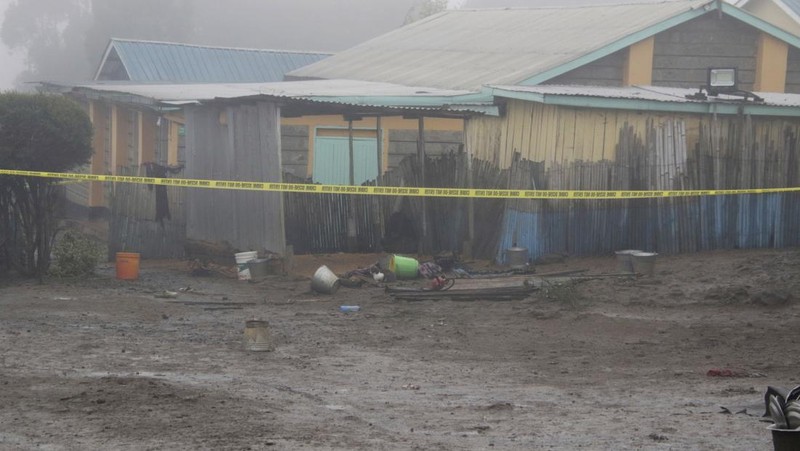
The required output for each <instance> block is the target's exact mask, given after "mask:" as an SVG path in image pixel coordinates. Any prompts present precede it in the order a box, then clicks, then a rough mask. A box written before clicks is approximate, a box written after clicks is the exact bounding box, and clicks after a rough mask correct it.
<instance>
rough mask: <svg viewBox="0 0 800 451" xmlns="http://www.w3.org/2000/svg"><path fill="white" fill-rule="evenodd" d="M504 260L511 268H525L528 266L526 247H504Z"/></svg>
mask: <svg viewBox="0 0 800 451" xmlns="http://www.w3.org/2000/svg"><path fill="white" fill-rule="evenodd" d="M506 262H507V263H508V266H510V267H511V269H525V268H527V267H528V248H526V247H516V246H515V247H512V248H509V249H506Z"/></svg>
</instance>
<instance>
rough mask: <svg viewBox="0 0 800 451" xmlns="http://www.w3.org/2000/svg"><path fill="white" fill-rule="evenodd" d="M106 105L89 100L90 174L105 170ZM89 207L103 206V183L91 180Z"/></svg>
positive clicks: (100, 172)
mask: <svg viewBox="0 0 800 451" xmlns="http://www.w3.org/2000/svg"><path fill="white" fill-rule="evenodd" d="M107 109H108V106H107V105H105V104H103V103H100V102H94V101H93V102H91V104H90V107H89V118H90V119H91V121H92V126H93V127H94V135H93V137H92V149H93V152H92V159H91V161H90V163H89V165H90V167H91V171H92V174H102V173H103V172H104V171H105V149H104V147H105V143H106V139H107V136H106V127H107V126H108V124H107V118H108V111H107ZM88 206H89V207H103V206H105V192H104V187H103V183H100V182H91V184H90V186H89V205H88Z"/></svg>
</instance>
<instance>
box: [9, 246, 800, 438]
mask: <svg viewBox="0 0 800 451" xmlns="http://www.w3.org/2000/svg"><path fill="white" fill-rule="evenodd" d="M375 260H377V257H376V256H373V255H367V256H352V255H350V256H343V255H332V256H316V257H298V258H297V259H296V261H295V264H294V268H293V270H292V274H290V275H289V276H274V277H270V278H268V280H266V281H264V282H261V283H257V284H253V283H247V282H240V281H237V280H234V279H228V278H225V277H222V276H212V277H192V276H191V275H189V272H188V271H187V269H186V266H185V263H184V262H151V261H144V262H142V265H141V277H140V279H139V280H138V281H134V282H124V281H118V280H116V279H115V278H114V267H113V265H104V266H103V267H101V268H100V269H99V270H98V274H97V275H96V276H95V277H90V278H86V279H82V280H72V281H58V280H46V281H45V283H44V284H38V283H35V282H28V281H20V280H9V279H6V280H2V281H0V298H1V299H0V352H1V354H0V449H46V450H48V449H49V450H60V449H81V450H83V449H122V450H126V449H130V450H133V449H136V450H138V449H172V450H182V449H186V450H194V449H362V450H375V449H424V450H431V449H434V450H435V449H445V450H451V449H452V450H455V449H526V450H527V449H576V448H585V449H615V450H624V449H656V450H659V449H663V450H667V449H676V450H678V449H680V450H685V449H698V450H714V449H719V450H760V449H763V450H767V449H771V447H772V442H771V437H770V434H769V432H768V431H767V430H766V426H767V425H768V424H769V423H766V422H763V419H762V418H760V415H761V413H763V407H762V404H761V403H762V396H763V391H764V389H765V388H766V387H767V386H768V385H778V386H793V385H795V384H798V383H800V373H799V372H798V364H797V349H798V339H800V334H799V333H798V325H800V306H799V304H800V303H798V293H800V250H797V249H792V250H778V251H772V250H755V251H724V252H713V253H702V254H696V255H682V256H673V257H660V258H659V260H658V263H657V268H656V274H655V276H654V277H639V278H634V279H631V278H619V277H604V278H600V279H594V280H587V281H583V282H581V283H578V284H576V285H566V286H564V287H558V288H555V289H553V288H551V289H544V290H540V291H539V292H537V293H536V294H534V295H533V296H531V297H529V298H528V299H525V300H521V301H499V302H498V301H485V300H484V301H482V300H477V301H446V300H440V301H396V300H392V299H391V298H390V297H389V296H387V295H386V294H385V292H384V291H383V290H382V289H380V288H362V289H345V288H342V289H341V290H340V291H339V292H338V293H337V294H335V295H333V296H323V295H318V294H314V293H312V292H310V291H309V282H308V276H309V275H310V274H312V273H313V271H314V269H316V267H317V266H319V265H320V264H323V263H327V264H329V265H330V266H331V267H332V268H333V269H335V270H337V271H338V272H343V271H347V270H349V269H353V268H355V267H358V266H360V265H366V264H368V263H372V262H374V261H375ZM567 269H589V270H590V273H593V274H603V273H609V272H613V271H615V270H616V262H615V261H614V258H613V257H608V258H593V259H579V258H570V259H567V261H566V262H564V263H560V264H555V265H548V266H540V267H537V271H538V272H540V273H542V272H556V271H563V270H567ZM473 283H474V281H473ZM457 286H458V284H457ZM186 287H190V289H189V290H188V291H186V292H181V293H180V295H179V296H178V297H177V298H175V299H164V298H159V297H157V296H158V295H159V294H161V293H162V292H163V291H164V290H172V291H178V290H179V289H181V288H186ZM218 303H223V304H218ZM230 303H243V304H244V305H228V304H230ZM343 304H355V305H360V306H361V311H360V312H358V313H341V312H340V311H339V306H340V305H343ZM254 318H258V319H265V320H268V321H269V323H270V332H271V336H272V339H273V341H274V345H275V349H274V351H272V352H247V351H245V350H243V347H242V337H243V331H244V324H245V321H246V320H248V319H254ZM714 369H719V370H723V371H727V372H723V373H722V374H727V375H730V376H732V377H714V376H709V375H708V372H709V370H714ZM722 407H726V408H728V409H729V410H730V411H731V412H732V413H724V412H725V411H724V410H723V409H722ZM744 409H746V413H737V412H741V411H743V410H744ZM748 413H749V414H748Z"/></svg>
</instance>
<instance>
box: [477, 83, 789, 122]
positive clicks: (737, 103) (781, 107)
mask: <svg viewBox="0 0 800 451" xmlns="http://www.w3.org/2000/svg"><path fill="white" fill-rule="evenodd" d="M483 92H484V94H485V95H491V96H494V97H496V98H505V99H516V100H523V101H529V102H536V103H542V104H546V105H558V106H567V107H574V108H596V109H614V110H627V111H653V112H669V113H693V114H724V115H737V114H749V115H753V116H777V117H800V94H779V93H757V94H758V95H759V96H763V97H764V99H765V101H764V102H754V101H746V100H743V99H741V98H738V97H734V96H724V95H721V96H719V97H709V98H708V100H696V99H690V98H687V97H686V96H687V95H691V94H695V93H696V92H697V91H696V90H692V89H685V88H663V87H655V86H631V87H626V88H608V87H593V86H555V85H543V86H490V87H486V88H485V89H484V91H483Z"/></svg>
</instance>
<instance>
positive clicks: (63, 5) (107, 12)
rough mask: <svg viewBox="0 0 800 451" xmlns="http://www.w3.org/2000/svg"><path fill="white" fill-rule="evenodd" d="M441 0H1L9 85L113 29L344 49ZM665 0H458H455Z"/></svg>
mask: <svg viewBox="0 0 800 451" xmlns="http://www.w3.org/2000/svg"><path fill="white" fill-rule="evenodd" d="M431 1H436V0H227V1H219V0H0V15H1V16H0V24H1V25H0V38H1V39H0V89H9V88H11V87H12V85H14V84H16V86H21V83H23V82H26V81H63V82H69V81H85V80H88V79H90V78H91V76H92V74H93V72H94V71H95V69H96V68H97V65H98V64H99V62H100V58H101V57H102V53H103V49H104V48H105V46H106V44H107V42H108V39H109V38H111V37H118V38H129V39H144V40H160V41H175V42H187V43H194V44H206V45H218V46H234V47H250V48H271V49H285V50H314V51H330V52H335V51H340V50H343V49H346V48H348V47H352V46H354V45H356V44H359V43H361V42H363V41H366V40H368V39H370V38H373V37H375V36H378V35H381V34H384V33H387V32H389V31H391V30H393V29H396V28H398V27H400V26H402V25H403V24H404V23H405V22H406V21H407V20H409V19H410V18H411V17H414V14H415V13H416V12H418V11H420V6H421V5H422V4H423V3H424V2H431ZM634 1H639V2H641V1H663V0H449V1H448V4H449V6H450V7H451V8H457V7H465V8H487V7H489V8H491V7H505V6H511V7H519V6H556V5H574V4H587V3H588V4H598V3H631V2H634Z"/></svg>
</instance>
